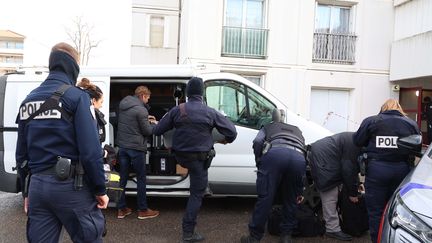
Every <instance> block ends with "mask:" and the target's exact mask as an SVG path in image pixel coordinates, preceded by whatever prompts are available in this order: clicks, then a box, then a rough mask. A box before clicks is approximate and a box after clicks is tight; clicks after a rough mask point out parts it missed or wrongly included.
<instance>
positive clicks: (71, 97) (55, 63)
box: [16, 51, 105, 195]
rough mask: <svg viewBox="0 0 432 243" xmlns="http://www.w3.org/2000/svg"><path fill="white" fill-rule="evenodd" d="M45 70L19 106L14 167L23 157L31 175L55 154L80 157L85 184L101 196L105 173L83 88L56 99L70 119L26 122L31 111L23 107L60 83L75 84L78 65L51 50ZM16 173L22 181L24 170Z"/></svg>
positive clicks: (53, 161)
mask: <svg viewBox="0 0 432 243" xmlns="http://www.w3.org/2000/svg"><path fill="white" fill-rule="evenodd" d="M49 70H50V73H49V75H48V77H47V78H46V80H45V81H44V82H43V83H42V84H41V85H40V86H39V87H37V88H36V89H34V90H33V91H31V92H30V94H29V95H28V96H27V97H26V98H25V100H24V101H23V102H22V105H21V107H20V111H19V114H18V117H17V123H18V140H17V148H16V161H17V165H18V168H20V165H21V164H22V163H23V162H24V161H25V160H27V161H28V166H29V169H30V171H31V173H33V174H34V173H38V172H41V171H44V170H47V169H49V168H50V167H53V166H54V165H55V164H56V162H57V156H62V157H65V158H68V159H71V161H72V162H73V163H74V162H77V161H78V160H80V161H81V162H82V165H83V167H84V171H85V180H86V182H87V183H86V184H87V185H88V186H89V187H90V189H92V190H93V192H94V193H95V194H96V195H103V194H105V174H104V170H103V160H102V148H101V146H100V143H99V139H98V134H97V130H96V125H95V123H94V120H93V117H92V114H91V111H90V98H89V96H88V95H87V93H86V92H85V91H83V90H81V89H80V88H77V87H71V88H69V89H68V90H67V91H66V92H65V93H64V94H63V96H62V97H61V98H60V103H61V107H62V108H63V109H64V110H65V111H66V112H67V113H69V114H70V115H71V117H72V120H67V119H65V118H64V117H59V118H45V119H44V118H42V119H33V120H31V121H29V122H28V123H27V122H26V120H27V118H28V115H30V114H31V113H32V112H30V111H29V110H28V109H27V108H29V107H30V106H34V105H35V104H37V102H40V103H41V102H43V101H45V100H46V99H48V98H49V97H51V96H52V95H53V93H54V92H55V91H57V90H58V89H59V88H60V87H61V86H62V85H63V84H68V85H72V86H75V83H76V80H77V77H78V73H79V66H78V64H77V63H76V62H75V60H74V59H73V58H72V57H71V56H69V55H68V54H66V53H64V52H61V51H54V52H52V53H51V55H50V59H49ZM40 103H39V104H40ZM34 111H35V110H33V112H34ZM53 112H54V113H55V112H56V110H53ZM51 114H52V113H51ZM18 173H19V174H20V178H21V179H22V182H23V178H25V175H26V172H25V171H24V170H19V171H18Z"/></svg>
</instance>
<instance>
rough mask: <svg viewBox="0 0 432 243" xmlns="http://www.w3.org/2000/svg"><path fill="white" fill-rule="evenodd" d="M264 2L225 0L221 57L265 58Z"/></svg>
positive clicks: (261, 0)
mask: <svg viewBox="0 0 432 243" xmlns="http://www.w3.org/2000/svg"><path fill="white" fill-rule="evenodd" d="M264 27H265V0H226V1H225V25H224V26H223V37H222V56H233V57H250V58H266V57H267V39H268V29H265V28H264Z"/></svg>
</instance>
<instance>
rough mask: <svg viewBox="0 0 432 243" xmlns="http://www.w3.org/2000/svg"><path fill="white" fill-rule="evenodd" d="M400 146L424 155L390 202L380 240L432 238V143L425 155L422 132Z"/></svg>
mask: <svg viewBox="0 0 432 243" xmlns="http://www.w3.org/2000/svg"><path fill="white" fill-rule="evenodd" d="M398 147H399V149H408V150H409V151H410V152H411V154H412V155H416V156H420V157H421V159H420V161H419V162H418V164H417V165H416V166H415V168H414V169H413V170H412V171H411V172H410V173H409V174H408V175H407V177H406V178H405V179H404V180H403V182H402V183H401V184H400V186H399V187H398V189H397V190H396V191H395V193H394V194H393V196H392V198H391V199H390V200H389V202H388V203H387V206H386V209H385V210H384V213H383V216H382V218H381V224H380V230H379V235H378V242H392V243H393V242H413V243H416V242H419V243H420V242H432V146H429V147H428V148H427V149H426V152H425V153H423V155H422V153H421V152H419V151H420V149H421V136H420V135H413V136H410V137H407V138H402V139H400V140H399V141H398ZM421 155H422V156H421Z"/></svg>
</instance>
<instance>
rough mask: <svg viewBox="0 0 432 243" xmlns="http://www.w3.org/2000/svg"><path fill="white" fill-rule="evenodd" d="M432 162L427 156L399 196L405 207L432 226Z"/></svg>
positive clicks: (416, 168)
mask: <svg viewBox="0 0 432 243" xmlns="http://www.w3.org/2000/svg"><path fill="white" fill-rule="evenodd" d="M431 171H432V160H431V158H430V157H429V156H427V155H425V156H423V158H422V159H421V160H420V162H419V164H418V165H417V166H416V167H415V169H414V170H413V172H412V174H411V175H410V176H409V177H408V178H407V180H405V182H406V183H405V184H404V185H403V186H402V187H401V190H400V191H399V195H400V197H401V198H402V201H403V202H404V203H405V205H406V206H407V207H408V208H409V209H410V210H411V211H412V212H414V213H415V214H416V215H417V216H419V217H420V218H421V219H422V220H423V221H425V222H426V223H427V224H428V225H430V226H432V210H431V206H430V205H432V174H431Z"/></svg>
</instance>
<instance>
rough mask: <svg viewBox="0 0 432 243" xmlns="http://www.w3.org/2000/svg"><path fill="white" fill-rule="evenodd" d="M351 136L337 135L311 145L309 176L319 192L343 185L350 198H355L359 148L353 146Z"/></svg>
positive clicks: (351, 134)
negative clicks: (310, 175)
mask: <svg viewBox="0 0 432 243" xmlns="http://www.w3.org/2000/svg"><path fill="white" fill-rule="evenodd" d="M353 134H354V133H353V132H342V133H337V134H335V135H332V136H327V137H325V138H322V139H320V140H318V141H316V142H314V143H312V144H311V153H310V156H309V160H310V164H311V174H312V178H313V180H314V182H315V184H316V187H317V189H318V190H319V191H322V192H325V191H328V190H330V189H333V188H334V187H336V186H338V185H340V184H342V183H343V184H344V187H346V188H347V189H348V193H349V195H350V196H357V194H358V184H359V182H358V181H359V178H358V173H359V172H360V169H359V166H358V162H357V158H358V156H359V155H360V150H361V148H360V147H357V146H356V145H355V144H354V141H353Z"/></svg>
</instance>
